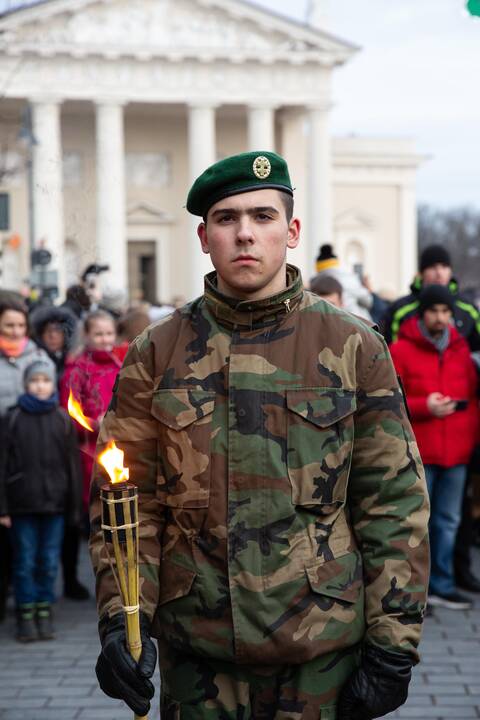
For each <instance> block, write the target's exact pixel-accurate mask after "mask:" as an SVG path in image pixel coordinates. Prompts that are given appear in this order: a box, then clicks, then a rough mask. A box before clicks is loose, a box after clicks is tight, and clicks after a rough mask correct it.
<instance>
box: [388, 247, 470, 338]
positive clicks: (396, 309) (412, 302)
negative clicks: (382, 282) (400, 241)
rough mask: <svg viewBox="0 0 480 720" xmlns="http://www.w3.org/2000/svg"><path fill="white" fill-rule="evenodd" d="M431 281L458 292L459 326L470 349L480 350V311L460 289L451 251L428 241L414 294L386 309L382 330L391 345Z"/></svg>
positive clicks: (455, 313)
mask: <svg viewBox="0 0 480 720" xmlns="http://www.w3.org/2000/svg"><path fill="white" fill-rule="evenodd" d="M427 285H446V286H448V289H449V290H450V292H451V293H452V294H453V296H454V309H453V319H454V322H455V326H456V328H457V330H458V332H459V333H460V335H463V337H464V338H465V339H466V341H467V342H468V344H469V347H470V350H471V351H472V352H476V351H478V350H480V312H479V311H478V310H477V308H476V307H475V305H472V303H471V302H469V301H468V299H467V298H465V297H464V296H463V295H462V294H461V293H460V292H459V289H458V283H457V281H456V280H455V278H454V277H453V275H452V261H451V259H450V254H449V252H448V250H447V249H446V248H444V247H443V246H442V245H428V247H426V248H425V249H424V250H423V252H422V254H421V256H420V272H419V274H418V276H417V277H416V278H415V280H414V281H413V283H412V284H411V285H410V291H411V292H410V294H409V295H404V296H403V297H401V298H399V299H398V300H396V301H395V302H394V303H392V304H391V305H390V307H389V308H388V310H387V312H386V313H385V315H384V317H383V320H382V322H381V323H380V330H381V332H382V334H383V336H384V337H385V340H386V341H387V343H388V344H389V345H390V344H391V343H392V342H395V340H397V339H398V332H399V330H400V325H401V324H402V323H403V322H405V320H407V319H408V318H410V317H412V316H413V315H415V314H416V313H417V312H418V306H419V296H420V292H421V290H422V288H423V287H425V286H427Z"/></svg>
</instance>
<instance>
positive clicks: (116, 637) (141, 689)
mask: <svg viewBox="0 0 480 720" xmlns="http://www.w3.org/2000/svg"><path fill="white" fill-rule="evenodd" d="M149 630H150V621H149V619H148V617H147V616H146V615H145V614H144V613H142V612H140V634H141V637H142V654H141V656H140V660H139V661H138V664H137V663H136V662H135V660H134V659H133V658H132V656H131V655H130V652H129V650H128V647H127V639H126V632H125V617H124V615H123V613H118V614H117V615H114V616H113V617H112V618H108V617H107V616H105V617H104V618H102V619H101V620H100V622H99V624H98V631H99V634H100V641H101V643H102V652H101V653H100V655H99V656H98V660H97V665H96V667H95V672H96V673H97V678H98V682H99V684H100V687H101V688H102V690H103V692H104V693H105V694H106V695H109V696H110V697H112V698H117V699H119V700H124V701H125V702H126V703H127V705H128V707H129V708H130V709H131V710H133V712H134V713H136V714H137V715H140V716H143V715H146V714H147V713H148V711H149V710H150V700H151V699H152V698H153V695H154V693H155V688H154V687H153V685H152V683H151V682H150V680H149V678H151V677H152V675H153V673H154V671H155V665H156V664H157V650H156V648H155V645H154V644H153V642H152V641H151V640H150V635H149Z"/></svg>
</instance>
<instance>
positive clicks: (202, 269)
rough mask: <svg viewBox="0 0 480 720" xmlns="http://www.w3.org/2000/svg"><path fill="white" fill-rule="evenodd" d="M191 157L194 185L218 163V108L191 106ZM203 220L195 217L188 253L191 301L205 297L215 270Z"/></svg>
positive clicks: (191, 174)
mask: <svg viewBox="0 0 480 720" xmlns="http://www.w3.org/2000/svg"><path fill="white" fill-rule="evenodd" d="M188 157H189V173H190V184H192V183H193V181H194V180H196V178H197V177H198V176H199V175H201V174H202V172H203V171H204V170H206V169H207V167H209V165H212V164H213V163H214V162H215V160H216V142H215V106H214V105H208V104H203V105H191V106H190V107H189V110H188ZM200 222H201V218H198V217H196V216H192V220H191V238H192V239H191V246H190V252H189V253H188V257H187V263H188V285H187V299H189V300H190V299H191V298H194V297H197V296H198V295H201V294H202V293H203V276H204V275H205V274H206V273H208V272H210V271H211V270H212V269H213V267H212V264H211V262H210V256H209V255H205V253H203V252H202V248H201V246H200V240H199V239H198V236H197V227H198V224H199V223H200Z"/></svg>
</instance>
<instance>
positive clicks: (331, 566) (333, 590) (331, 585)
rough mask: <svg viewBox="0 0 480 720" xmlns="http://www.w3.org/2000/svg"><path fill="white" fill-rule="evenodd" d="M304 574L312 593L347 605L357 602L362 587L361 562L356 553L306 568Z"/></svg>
mask: <svg viewBox="0 0 480 720" xmlns="http://www.w3.org/2000/svg"><path fill="white" fill-rule="evenodd" d="M305 572H306V573H307V577H308V582H309V583H310V587H311V589H312V591H313V592H314V593H317V594H318V595H328V596H329V597H333V598H336V599H337V600H344V601H345V602H348V603H354V602H356V600H358V597H359V595H360V592H361V589H362V587H363V573H362V561H361V558H360V555H359V554H358V553H356V552H350V553H347V554H346V555H342V556H341V557H338V558H335V560H329V561H328V562H326V563H322V564H321V565H313V566H310V567H306V568H305Z"/></svg>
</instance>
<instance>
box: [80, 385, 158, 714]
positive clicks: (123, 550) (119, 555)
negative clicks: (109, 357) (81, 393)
mask: <svg viewBox="0 0 480 720" xmlns="http://www.w3.org/2000/svg"><path fill="white" fill-rule="evenodd" d="M68 412H69V413H70V415H71V416H72V417H74V418H75V420H77V422H78V423H79V424H80V425H82V426H83V427H84V428H86V429H87V430H90V432H93V428H92V427H91V422H90V421H89V419H88V418H86V417H85V415H84V413H83V410H82V407H81V405H80V403H79V402H78V401H77V400H75V398H74V396H73V394H72V392H70V398H69V401H68ZM123 458H124V453H123V450H120V448H117V446H116V445H115V442H114V441H113V440H111V441H110V442H109V443H108V446H107V448H106V450H104V451H103V452H102V453H100V455H99V456H98V462H99V463H100V464H101V465H102V466H103V467H104V468H105V470H106V471H107V473H108V475H109V477H110V482H109V483H106V484H105V485H103V486H102V487H101V489H100V499H101V503H102V530H103V542H104V544H105V549H106V551H107V556H108V561H109V563H110V567H111V569H112V573H113V577H114V578H115V582H116V585H117V588H118V592H119V595H120V598H121V601H122V607H123V612H124V613H125V628H126V635H127V644H128V649H129V651H130V654H131V656H132V657H133V659H134V660H135V662H138V660H139V659H140V655H141V654H142V640H141V635H140V602H139V575H138V490H137V487H136V486H135V485H132V484H131V483H129V482H128V480H129V469H128V468H126V467H124V465H123ZM134 718H135V720H148V716H147V715H142V716H140V715H136V714H135V715H134Z"/></svg>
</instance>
